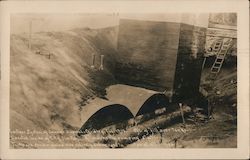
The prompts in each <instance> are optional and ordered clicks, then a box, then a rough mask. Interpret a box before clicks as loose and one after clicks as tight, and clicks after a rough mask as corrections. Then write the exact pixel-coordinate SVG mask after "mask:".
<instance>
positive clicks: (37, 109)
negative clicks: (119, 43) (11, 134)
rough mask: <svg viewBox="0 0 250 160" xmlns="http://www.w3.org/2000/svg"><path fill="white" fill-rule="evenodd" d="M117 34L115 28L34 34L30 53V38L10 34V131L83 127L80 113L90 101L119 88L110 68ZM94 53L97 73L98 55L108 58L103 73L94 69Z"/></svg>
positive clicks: (24, 35) (23, 35) (25, 35)
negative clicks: (113, 87)
mask: <svg viewBox="0 0 250 160" xmlns="http://www.w3.org/2000/svg"><path fill="white" fill-rule="evenodd" d="M116 31H117V28H116V27H114V28H105V29H100V30H91V29H87V28H85V29H75V30H71V31H67V32H42V33H35V34H33V35H32V49H29V48H28V35H27V34H21V35H11V43H10V44H11V46H10V83H11V89H10V94H11V95H10V116H11V118H10V120H11V121H10V127H11V129H22V130H26V129H36V130H39V129H42V130H44V129H45V130H48V129H63V128H64V129H66V128H67V129H70V128H71V129H73V128H74V124H80V123H81V116H82V115H81V112H79V110H81V108H82V107H83V106H84V104H85V103H86V100H87V99H88V98H91V97H95V96H103V95H104V94H105V92H104V91H105V90H104V88H105V87H106V86H107V85H110V84H113V83H115V80H114V78H113V76H112V75H111V73H110V71H109V69H110V68H111V66H112V63H111V62H112V59H111V58H112V56H111V55H113V54H114V53H115V51H116V50H115V48H116V46H115V43H114V41H115V40H114V38H115V37H116V36H115V35H116ZM104 39H105V40H104ZM97 46H99V47H102V48H98V47H97ZM92 54H96V68H98V67H99V65H100V62H99V61H100V55H101V54H104V55H105V61H104V63H105V64H104V70H103V71H99V70H98V69H91V68H90V65H91V63H92V59H91V57H92ZM108 64H110V65H108ZM100 77H101V78H100ZM24 125H25V126H24Z"/></svg>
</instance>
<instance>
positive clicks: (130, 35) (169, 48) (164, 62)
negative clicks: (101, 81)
mask: <svg viewBox="0 0 250 160" xmlns="http://www.w3.org/2000/svg"><path fill="white" fill-rule="evenodd" d="M179 29H180V24H179V23H173V22H153V21H138V20H127V19H122V20H120V26H119V35H118V54H119V56H118V57H119V59H118V63H117V66H116V68H117V70H116V74H115V75H116V78H117V79H118V80H120V81H122V82H124V83H127V84H130V85H135V86H141V87H145V88H149V89H155V90H161V91H163V90H165V89H169V90H170V89H172V88H173V81H174V74H175V66H176V58H177V51H178V43H179Z"/></svg>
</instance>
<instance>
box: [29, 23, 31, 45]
mask: <svg viewBox="0 0 250 160" xmlns="http://www.w3.org/2000/svg"><path fill="white" fill-rule="evenodd" d="M31 34H32V20H30V22H29V49H31Z"/></svg>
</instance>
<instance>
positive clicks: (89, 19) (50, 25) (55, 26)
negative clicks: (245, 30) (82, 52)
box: [10, 13, 208, 34]
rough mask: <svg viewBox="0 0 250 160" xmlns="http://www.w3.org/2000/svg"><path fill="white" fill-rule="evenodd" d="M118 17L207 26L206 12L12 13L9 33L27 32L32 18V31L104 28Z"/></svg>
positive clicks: (116, 21) (117, 22) (113, 24)
mask: <svg viewBox="0 0 250 160" xmlns="http://www.w3.org/2000/svg"><path fill="white" fill-rule="evenodd" d="M119 19H137V20H150V21H163V22H164V21H167V22H183V23H188V24H193V25H198V26H203V27H207V25H208V14H206V13H203V14H180V13H178V14H177V13H168V14H163V13H153V14H136V13H134V14H132V13H130V14H125V13H123V14H119V13H96V14H95V13H91V14H88V13H85V14H64V13H61V14H60V13H56V14H55V13H53V14H32V13H29V14H12V15H11V27H10V28H11V33H15V34H18V33H28V32H29V23H30V21H31V20H32V32H41V31H65V30H70V29H73V28H84V27H89V28H105V27H109V26H116V25H119Z"/></svg>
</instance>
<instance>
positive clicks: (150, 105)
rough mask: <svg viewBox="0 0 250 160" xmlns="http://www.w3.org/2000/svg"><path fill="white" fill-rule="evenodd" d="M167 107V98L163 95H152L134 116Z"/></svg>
mask: <svg viewBox="0 0 250 160" xmlns="http://www.w3.org/2000/svg"><path fill="white" fill-rule="evenodd" d="M168 105H169V98H168V97H167V96H165V95H164V94H161V93H159V94H154V95H152V96H151V97H149V98H148V99H147V100H146V101H145V102H144V104H143V105H142V106H141V108H140V109H139V111H138V112H137V114H136V116H139V115H142V114H145V113H151V112H154V111H155V110H156V109H159V108H163V107H167V106H168Z"/></svg>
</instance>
